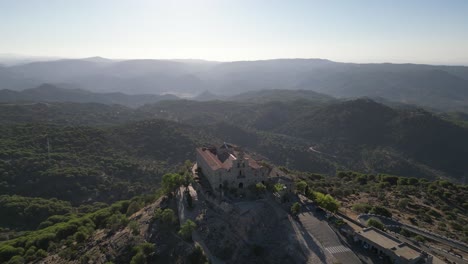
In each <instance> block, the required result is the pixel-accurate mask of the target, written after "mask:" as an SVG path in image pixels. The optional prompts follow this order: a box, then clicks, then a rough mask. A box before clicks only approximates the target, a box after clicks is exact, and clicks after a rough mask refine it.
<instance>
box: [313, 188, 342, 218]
mask: <svg viewBox="0 0 468 264" xmlns="http://www.w3.org/2000/svg"><path fill="white" fill-rule="evenodd" d="M314 195H315V201H316V202H317V204H318V205H319V206H321V207H323V208H325V209H326V210H328V211H330V212H333V213H335V212H337V211H338V208H339V207H340V203H339V202H338V201H337V200H336V199H335V198H333V197H332V196H331V195H330V194H323V193H321V192H315V193H314Z"/></svg>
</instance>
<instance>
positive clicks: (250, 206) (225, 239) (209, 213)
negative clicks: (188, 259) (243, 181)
mask: <svg viewBox="0 0 468 264" xmlns="http://www.w3.org/2000/svg"><path fill="white" fill-rule="evenodd" d="M198 222H199V229H198V231H199V233H200V235H201V236H202V239H203V241H204V242H205V243H206V244H207V246H208V248H210V251H211V252H212V253H213V255H215V256H216V257H218V258H219V259H221V260H223V261H225V262H226V263H305V262H307V259H306V257H305V256H304V255H303V253H302V251H301V250H300V246H299V245H298V242H297V241H296V240H295V237H293V236H291V235H290V234H293V233H294V232H293V231H292V227H291V224H290V222H289V219H288V217H287V214H286V213H285V212H278V211H275V209H274V208H273V206H272V205H270V204H269V203H268V202H266V201H254V202H245V203H239V204H237V205H236V210H233V211H231V213H229V214H226V213H224V212H223V211H222V210H217V209H216V208H215V207H211V208H208V209H207V210H206V212H205V213H204V214H203V215H202V217H201V219H199V221H198Z"/></svg>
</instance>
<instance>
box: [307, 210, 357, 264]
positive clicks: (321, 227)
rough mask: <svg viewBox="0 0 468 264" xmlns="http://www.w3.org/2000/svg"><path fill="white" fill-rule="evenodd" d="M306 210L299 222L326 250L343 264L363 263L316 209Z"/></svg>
mask: <svg viewBox="0 0 468 264" xmlns="http://www.w3.org/2000/svg"><path fill="white" fill-rule="evenodd" d="M304 208H305V209H307V210H305V211H304V212H303V213H301V214H299V221H300V222H301V223H302V226H304V228H305V229H306V230H307V231H308V232H309V233H310V235H311V236H313V237H315V238H316V239H317V240H318V241H319V242H320V243H321V244H322V246H323V247H324V248H325V250H327V251H328V252H330V253H331V254H332V255H333V257H335V258H336V259H337V260H338V261H339V262H341V263H347V264H348V263H349V264H360V263H362V262H361V261H360V260H359V258H358V257H357V256H356V254H354V252H353V251H351V249H350V248H349V247H347V246H346V245H345V244H344V243H343V242H342V241H341V240H340V239H339V238H338V236H337V234H336V233H335V231H333V230H332V229H331V228H330V226H329V225H328V223H327V222H326V220H325V219H324V216H322V215H320V214H316V213H315V212H314V208H312V206H310V205H308V206H305V207H304Z"/></svg>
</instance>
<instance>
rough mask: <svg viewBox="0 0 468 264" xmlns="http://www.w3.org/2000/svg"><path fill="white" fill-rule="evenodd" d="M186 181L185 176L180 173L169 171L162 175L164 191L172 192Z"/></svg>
mask: <svg viewBox="0 0 468 264" xmlns="http://www.w3.org/2000/svg"><path fill="white" fill-rule="evenodd" d="M184 182H185V178H184V176H182V175H180V174H178V173H167V174H164V175H163V177H162V183H161V185H162V189H163V191H164V193H167V194H169V193H172V192H173V191H174V190H175V189H176V188H177V187H179V186H181V185H183V184H184Z"/></svg>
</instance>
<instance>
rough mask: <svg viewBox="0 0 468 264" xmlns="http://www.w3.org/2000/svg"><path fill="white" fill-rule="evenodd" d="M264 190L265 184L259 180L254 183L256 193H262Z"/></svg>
mask: <svg viewBox="0 0 468 264" xmlns="http://www.w3.org/2000/svg"><path fill="white" fill-rule="evenodd" d="M265 191H266V186H265V185H264V184H263V183H261V182H259V183H257V184H255V192H256V193H257V194H262V193H264V192H265Z"/></svg>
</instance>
